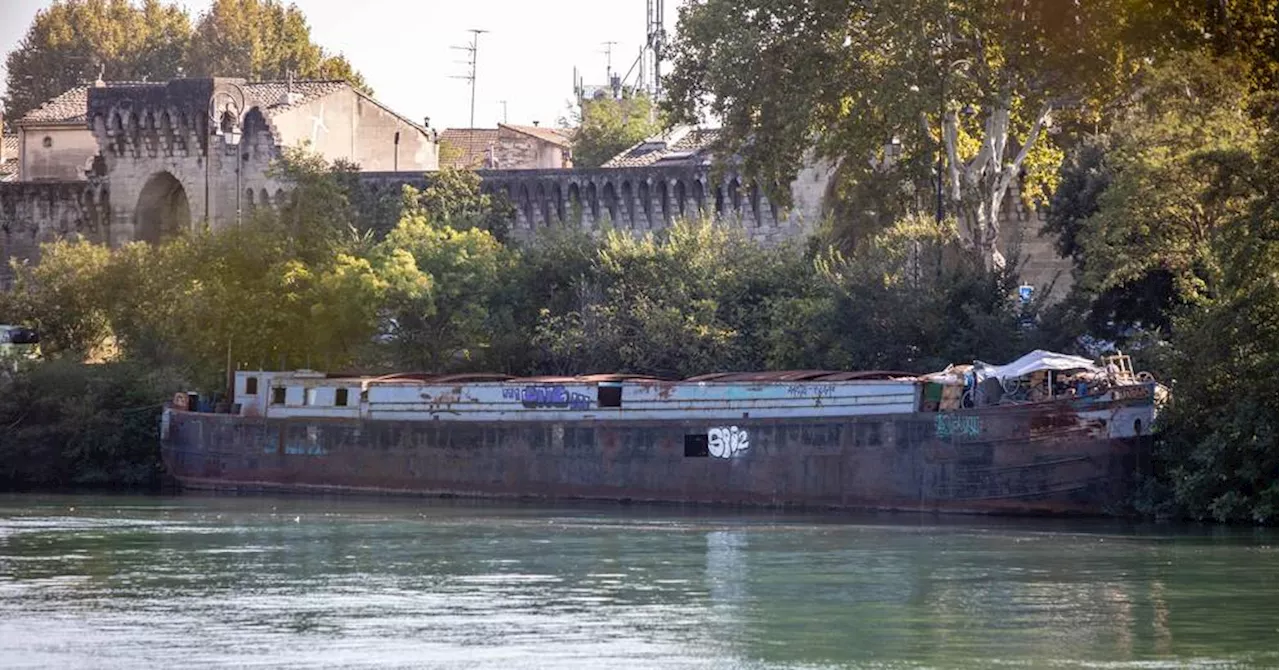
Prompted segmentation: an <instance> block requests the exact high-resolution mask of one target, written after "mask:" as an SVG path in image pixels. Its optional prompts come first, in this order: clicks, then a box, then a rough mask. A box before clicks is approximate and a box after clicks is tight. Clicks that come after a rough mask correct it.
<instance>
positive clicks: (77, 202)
mask: <svg viewBox="0 0 1280 670" xmlns="http://www.w3.org/2000/svg"><path fill="white" fill-rule="evenodd" d="M14 125H15V126H16V127H17V128H18V135H17V152H18V160H17V173H18V175H17V176H18V179H17V180H16V181H15V182H11V183H6V184H3V188H2V189H0V256H2V257H3V259H4V260H6V261H7V259H9V258H12V257H19V258H27V257H32V256H34V255H35V253H36V250H37V248H38V245H39V244H40V243H42V242H47V241H50V240H53V239H56V238H58V237H61V236H65V235H68V234H72V233H79V234H81V235H84V236H85V237H88V238H89V239H92V240H96V241H100V242H103V243H107V244H113V245H114V244H120V243H123V242H127V241H131V240H147V241H155V240H158V239H160V238H161V237H163V236H165V235H166V234H170V233H173V232H176V231H178V230H181V229H188V228H190V227H191V226H192V225H193V224H194V223H196V222H200V221H206V222H208V223H209V224H210V225H211V226H214V227H220V226H226V225H233V224H235V223H237V222H240V221H242V220H243V219H244V218H245V216H246V214H247V213H248V212H249V211H251V210H252V209H254V208H255V207H262V206H273V205H276V204H279V203H280V202H281V200H282V198H284V197H285V190H286V189H287V188H288V184H286V183H283V182H281V181H280V180H278V179H277V178H276V177H275V176H274V173H273V170H272V169H271V165H272V162H273V161H274V160H275V159H277V158H278V157H279V156H280V155H281V154H282V152H283V150H284V149H285V148H286V147H293V146H307V147H308V148H309V149H310V150H312V151H315V152H317V153H319V154H320V155H321V156H323V157H324V158H326V159H328V160H330V161H335V160H339V159H341V160H345V161H349V162H352V163H355V164H357V165H359V166H360V168H361V169H364V170H376V171H400V170H412V171H414V172H418V173H421V172H424V171H430V170H435V169H437V167H438V148H437V147H438V143H437V138H436V136H435V133H434V132H433V131H431V130H429V129H427V128H425V127H423V126H421V125H419V124H417V123H415V122H413V121H410V120H409V119H407V118H405V117H403V116H401V115H399V114H396V113H395V112H393V111H392V110H390V109H388V108H387V107H386V106H384V105H382V104H381V103H379V102H377V101H376V100H374V99H373V98H371V97H369V96H367V95H365V94H363V93H361V92H359V91H357V90H355V89H354V88H352V87H351V86H350V85H349V84H347V83H346V82H342V81H288V82H247V81H245V80H243V79H233V78H216V79H210V78H203V79H176V80H173V81H169V82H156V83H152V82H114V83H110V84H108V83H106V82H103V81H98V82H94V83H93V84H90V85H86V86H81V87H77V88H75V89H72V90H70V91H67V92H65V93H63V94H62V95H59V96H58V97H56V98H54V99H53V100H50V101H49V102H47V103H45V104H44V105H42V106H41V107H39V108H37V109H35V110H32V111H31V112H30V113H29V114H27V115H26V116H24V117H23V118H22V119H19V120H18V121H17V122H16V123H15V124H14ZM0 273H4V274H7V273H8V265H7V263H5V264H4V267H2V268H0ZM2 276H3V275H0V277H2Z"/></svg>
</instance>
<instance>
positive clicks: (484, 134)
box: [440, 128, 498, 169]
mask: <svg viewBox="0 0 1280 670" xmlns="http://www.w3.org/2000/svg"><path fill="white" fill-rule="evenodd" d="M497 143H498V129H497V128H445V129H444V130H443V131H441V133H440V144H441V147H442V148H443V147H444V145H448V146H449V147H452V148H453V149H454V150H455V151H461V152H462V153H461V155H459V156H456V157H452V156H442V158H450V159H451V160H449V161H448V162H447V163H444V162H442V163H441V165H440V167H455V168H465V169H476V168H483V167H484V166H485V162H486V159H488V158H489V157H490V155H489V153H490V150H491V148H492V147H493V146H494V145H496V144H497ZM442 153H443V152H442Z"/></svg>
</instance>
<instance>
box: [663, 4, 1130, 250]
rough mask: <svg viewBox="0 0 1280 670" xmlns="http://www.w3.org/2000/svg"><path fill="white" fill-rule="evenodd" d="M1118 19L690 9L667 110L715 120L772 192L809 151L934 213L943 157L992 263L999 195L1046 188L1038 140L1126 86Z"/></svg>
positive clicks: (1121, 18)
mask: <svg viewBox="0 0 1280 670" xmlns="http://www.w3.org/2000/svg"><path fill="white" fill-rule="evenodd" d="M1130 24H1131V21H1130V17H1129V16H1128V5H1127V3H1125V2H1122V1H1121V0H1108V1H1103V2H1091V3H1061V2H1040V1H1037V0H1017V1H1015V2H1006V1H1003V0H1001V1H997V0H986V1H983V2H969V3H954V2H950V1H949V0H871V1H870V2H859V3H849V2H824V1H818V0H786V1H785V2H781V3H779V2H774V1H772V0H768V1H766V0H749V1H747V2H741V1H739V0H707V1H706V2H700V3H690V4H687V5H685V6H683V7H682V8H681V12H680V30H679V38H678V39H677V41H676V43H675V45H674V49H673V51H674V60H675V67H674V71H673V73H672V75H671V76H670V77H669V78H668V82H669V88H668V91H669V93H670V98H669V107H670V109H671V111H672V112H673V113H674V114H675V115H676V118H677V119H678V120H692V119H694V118H696V117H697V116H698V115H699V114H700V112H702V111H703V110H707V111H710V112H711V113H712V114H714V115H715V116H716V117H718V118H719V119H720V120H721V121H722V122H723V125H724V129H725V130H724V133H723V135H722V137H723V140H724V143H725V145H726V149H728V150H730V151H733V152H735V153H737V154H738V155H741V156H743V158H744V160H745V168H746V170H747V171H748V173H750V174H751V175H753V176H754V177H756V178H757V180H758V181H760V182H761V183H763V184H766V185H774V187H773V190H774V191H776V194H775V197H781V198H785V197H786V193H785V189H781V188H779V185H783V184H787V183H790V181H791V180H792V179H793V178H794V175H795V174H796V172H797V170H798V168H799V166H800V164H801V161H802V160H803V159H804V158H805V157H806V155H807V152H808V151H810V150H811V149H813V150H816V152H817V156H818V157H820V158H828V159H832V160H835V161H837V162H839V163H840V164H841V168H842V174H843V175H844V177H845V178H846V179H850V180H854V181H865V180H869V179H871V178H872V176H873V175H875V174H878V173H879V174H885V173H887V174H891V175H894V176H895V179H896V180H897V181H898V182H899V183H901V184H903V185H904V186H905V187H906V188H907V189H908V191H909V192H910V193H911V194H912V197H913V198H914V200H915V203H916V210H917V211H926V212H931V211H932V210H933V209H934V205H933V203H932V200H933V192H934V185H935V184H936V181H935V180H937V179H938V177H939V176H938V175H937V174H936V173H935V172H934V167H933V166H934V165H935V164H936V163H938V162H941V164H942V167H943V174H942V175H941V177H942V180H943V181H944V183H945V186H946V189H945V190H946V201H947V207H948V210H949V211H950V212H952V213H954V214H955V216H956V218H957V219H958V220H959V222H960V228H959V232H960V234H961V236H962V239H964V240H965V242H966V244H967V245H968V246H969V247H970V248H972V249H974V250H975V251H976V252H978V254H979V255H980V256H981V257H983V258H984V259H986V262H987V264H988V266H993V265H999V264H1001V263H1002V262H1003V259H1002V257H1001V253H1000V251H999V249H997V242H998V240H999V234H1000V231H999V220H1000V212H1001V208H1002V206H1003V204H1004V200H1005V196H1006V194H1007V193H1008V192H1009V190H1010V188H1011V187H1012V186H1013V185H1014V183H1015V181H1016V180H1018V179H1020V178H1021V175H1022V173H1023V172H1024V171H1025V172H1026V173H1027V174H1026V178H1025V180H1024V181H1023V188H1022V191H1023V196H1024V197H1025V198H1036V199H1044V196H1045V194H1046V193H1047V191H1048V190H1051V187H1052V183H1051V182H1052V178H1053V175H1054V174H1055V168H1056V162H1057V160H1058V159H1059V153H1058V151H1057V149H1056V148H1055V147H1053V146H1052V145H1051V144H1050V143H1047V142H1045V141H1044V139H1043V136H1044V134H1045V131H1046V129H1047V128H1048V127H1049V126H1050V125H1051V124H1052V123H1053V122H1054V121H1055V115H1057V116H1059V117H1060V116H1063V115H1064V113H1065V112H1073V113H1077V114H1078V113H1083V112H1084V111H1086V110H1089V109H1095V108H1097V107H1098V106H1099V103H1100V101H1103V100H1106V99H1107V98H1108V97H1109V96H1110V94H1111V89H1112V87H1113V86H1114V84H1115V83H1116V82H1117V81H1123V80H1124V78H1125V77H1126V75H1127V74H1128V72H1129V71H1130V69H1131V68H1132V67H1133V66H1132V62H1133V61H1132V60H1131V55H1130V52H1129V51H1127V50H1126V48H1125V44H1126V43H1125V41H1124V40H1123V39H1122V38H1123V37H1124V36H1125V31H1126V30H1127V29H1128V28H1129V27H1130ZM939 129H941V132H939ZM940 153H941V154H943V155H942V156H941V157H940V156H939V154H940Z"/></svg>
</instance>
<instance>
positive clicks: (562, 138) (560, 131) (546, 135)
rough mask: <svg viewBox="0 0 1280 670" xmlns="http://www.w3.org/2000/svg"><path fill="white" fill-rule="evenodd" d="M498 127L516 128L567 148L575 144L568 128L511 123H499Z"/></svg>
mask: <svg viewBox="0 0 1280 670" xmlns="http://www.w3.org/2000/svg"><path fill="white" fill-rule="evenodd" d="M498 128H500V129H501V128H510V129H511V130H514V131H516V132H518V133H524V134H525V135H529V136H530V137H535V138H537V139H540V140H542V141H543V142H547V143H550V144H554V145H556V146H558V147H564V148H566V149H567V148H569V147H571V146H573V140H572V138H570V137H569V132H570V131H569V130H568V129H567V128H544V127H542V126H517V125H513V124H510V123H499V124H498Z"/></svg>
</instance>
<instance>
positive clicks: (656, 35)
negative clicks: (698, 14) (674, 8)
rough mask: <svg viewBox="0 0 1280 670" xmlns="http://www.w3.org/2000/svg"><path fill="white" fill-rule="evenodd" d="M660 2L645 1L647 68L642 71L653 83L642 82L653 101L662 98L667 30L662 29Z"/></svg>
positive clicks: (660, 0)
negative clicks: (663, 58) (663, 52)
mask: <svg viewBox="0 0 1280 670" xmlns="http://www.w3.org/2000/svg"><path fill="white" fill-rule="evenodd" d="M662 2H663V0H645V22H646V28H645V43H644V46H645V51H647V52H648V53H647V54H646V56H647V59H646V60H649V61H650V63H649V66H648V67H643V68H642V71H644V72H646V73H647V74H649V75H650V76H651V77H652V78H653V81H652V83H650V82H644V88H648V89H649V94H650V95H651V96H653V99H654V100H658V99H659V98H661V96H662V51H663V49H664V48H665V47H666V45H667V29H666V28H665V27H663V22H662Z"/></svg>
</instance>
